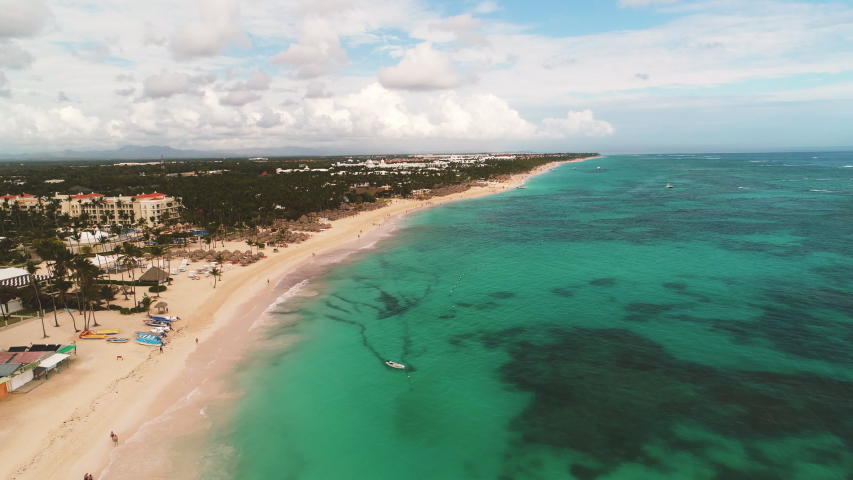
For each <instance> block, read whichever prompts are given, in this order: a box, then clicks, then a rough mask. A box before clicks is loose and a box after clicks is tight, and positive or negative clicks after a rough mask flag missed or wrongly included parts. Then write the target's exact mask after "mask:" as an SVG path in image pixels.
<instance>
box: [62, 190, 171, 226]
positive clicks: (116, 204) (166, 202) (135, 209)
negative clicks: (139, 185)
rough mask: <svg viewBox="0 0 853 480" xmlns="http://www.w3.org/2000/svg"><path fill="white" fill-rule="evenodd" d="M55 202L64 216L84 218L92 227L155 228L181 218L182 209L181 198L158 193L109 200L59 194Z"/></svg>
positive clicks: (100, 195)
mask: <svg viewBox="0 0 853 480" xmlns="http://www.w3.org/2000/svg"><path fill="white" fill-rule="evenodd" d="M53 200H54V201H56V202H58V204H59V206H60V212H61V213H65V214H67V215H68V216H69V217H71V218H80V219H81V220H82V221H83V223H85V224H88V225H103V224H108V223H117V224H120V225H136V224H138V223H139V221H144V222H145V223H146V224H148V225H150V226H153V225H157V224H159V223H163V222H164V221H166V220H168V219H170V218H174V217H177V215H178V210H179V209H180V208H181V203H180V199H179V198H175V197H172V196H169V195H166V194H164V193H157V192H154V193H145V194H142V195H136V196H117V197H107V196H104V195H102V194H100V193H89V194H85V195H84V194H82V193H79V194H77V195H60V194H58V193H57V194H56V195H54V197H53Z"/></svg>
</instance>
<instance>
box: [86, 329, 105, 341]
mask: <svg viewBox="0 0 853 480" xmlns="http://www.w3.org/2000/svg"><path fill="white" fill-rule="evenodd" d="M80 338H82V339H86V340H96V339H100V338H107V336H106V335H103V334H101V335H99V334H97V333H95V332H93V331H91V330H83V332H82V333H81V334H80Z"/></svg>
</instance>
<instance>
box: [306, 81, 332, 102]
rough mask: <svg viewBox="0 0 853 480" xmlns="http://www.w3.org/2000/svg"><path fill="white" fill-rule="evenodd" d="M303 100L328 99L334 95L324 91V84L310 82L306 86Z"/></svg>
mask: <svg viewBox="0 0 853 480" xmlns="http://www.w3.org/2000/svg"><path fill="white" fill-rule="evenodd" d="M305 90H306V91H305V98H329V97H332V96H333V95H334V94H333V93H332V92H327V91H326V84H325V83H323V82H311V83H309V84H308V85H306V89H305Z"/></svg>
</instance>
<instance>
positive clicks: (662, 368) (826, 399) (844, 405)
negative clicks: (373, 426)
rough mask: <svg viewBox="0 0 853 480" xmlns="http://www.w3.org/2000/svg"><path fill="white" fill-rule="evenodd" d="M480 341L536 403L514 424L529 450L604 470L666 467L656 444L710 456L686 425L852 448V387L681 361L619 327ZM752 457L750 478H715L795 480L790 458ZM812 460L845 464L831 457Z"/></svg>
mask: <svg viewBox="0 0 853 480" xmlns="http://www.w3.org/2000/svg"><path fill="white" fill-rule="evenodd" d="M479 340H480V342H482V344H483V345H485V346H486V347H489V348H503V349H505V350H506V351H507V352H508V353H509V354H510V358H511V360H510V361H509V362H508V363H507V364H505V365H504V366H503V367H501V369H500V373H501V375H502V377H503V379H504V381H506V382H507V383H508V384H510V385H513V386H514V387H515V388H517V389H519V390H522V391H525V392H530V393H531V394H532V395H533V397H532V400H531V401H530V403H529V404H528V406H527V408H526V409H525V410H524V411H523V413H522V414H521V415H519V416H518V417H517V418H515V419H514V420H513V422H512V423H511V426H512V428H513V429H514V430H515V431H516V432H517V433H518V434H519V438H520V439H521V440H522V441H523V442H524V443H526V444H528V445H546V446H549V447H557V448H565V449H571V450H575V451H579V452H583V453H585V454H586V455H588V456H590V457H591V458H593V459H594V460H595V461H596V462H600V464H601V465H602V467H601V468H604V469H606V470H610V469H612V468H615V467H616V466H617V465H619V464H622V463H625V462H638V463H642V464H644V465H646V466H648V467H649V468H664V467H663V465H661V463H660V460H658V459H655V458H651V457H650V456H649V454H648V453H647V452H646V450H645V448H644V447H645V446H646V445H648V444H652V443H655V442H663V443H664V445H665V446H667V447H668V448H671V449H673V450H682V451H683V450H688V451H691V453H693V454H695V455H697V456H703V455H705V450H706V447H707V446H706V445H705V444H704V443H702V442H689V441H687V442H685V441H684V440H683V439H680V438H678V437H677V435H675V434H673V433H672V431H671V430H670V429H671V428H672V427H673V426H675V425H676V424H678V423H681V422H695V423H696V424H699V425H701V426H702V427H704V428H706V429H709V430H711V431H714V432H717V433H719V434H721V435H725V436H729V437H732V438H737V439H739V440H742V441H745V442H748V441H750V440H764V439H768V438H781V437H791V436H808V435H815V434H817V435H820V434H829V435H834V436H836V437H837V438H839V439H841V440H842V441H843V442H844V444H845V446H844V447H843V448H845V449H850V447H851V442H853V404H851V402H850V401H849V398H850V397H851V395H853V383H851V382H844V381H838V380H832V379H827V378H820V377H816V376H811V375H793V374H780V373H769V372H749V371H734V370H720V369H715V368H712V367H708V366H705V365H700V364H697V363H693V362H688V361H682V360H679V359H677V358H675V357H673V356H672V355H670V354H669V353H667V352H666V350H665V349H664V348H663V347H662V346H661V345H659V344H657V343H655V342H652V341H650V340H648V339H646V338H645V337H642V336H639V335H637V334H635V333H633V332H631V331H629V330H621V329H602V330H596V329H587V328H574V329H549V330H547V331H542V330H541V329H537V330H525V329H519V328H514V329H512V330H507V331H502V332H496V333H485V334H482V335H480V337H479ZM821 451H823V450H821ZM750 458H751V459H752V460H753V463H755V465H753V466H751V467H750V468H749V469H748V470H746V471H740V470H734V469H732V468H731V467H729V466H725V465H717V466H716V469H717V472H718V475H717V478H760V479H763V478H786V475H787V474H788V473H789V471H788V470H787V469H788V468H789V467H790V465H782V464H780V463H779V462H783V461H785V460H784V459H778V458H777V459H773V460H771V459H767V458H763V457H759V456H753V455H750ZM809 459H810V461H812V462H815V463H821V462H825V463H828V464H834V465H836V466H838V465H840V464H839V461H838V457H834V456H832V455H823V456H820V455H811V456H810V458H809ZM567 468H568V466H567ZM584 472H585V473H589V472H586V471H584ZM593 473H595V472H593ZM590 474H592V473H590ZM727 475H728V476H727ZM591 478H594V477H591Z"/></svg>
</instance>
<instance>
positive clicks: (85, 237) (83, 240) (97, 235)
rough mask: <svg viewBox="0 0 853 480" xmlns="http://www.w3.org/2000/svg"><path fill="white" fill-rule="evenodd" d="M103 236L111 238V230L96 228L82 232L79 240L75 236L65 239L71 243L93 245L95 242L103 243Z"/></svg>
mask: <svg viewBox="0 0 853 480" xmlns="http://www.w3.org/2000/svg"><path fill="white" fill-rule="evenodd" d="M102 238H110V234H109V232H103V231H100V230H95V232H94V233H92V232H80V240H79V241H77V239H75V238H74V237H67V238H66V239H65V241H67V242H68V243H69V244H72V245H73V244H78V243H79V244H80V245H92V244H95V243H101V239H102Z"/></svg>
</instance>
